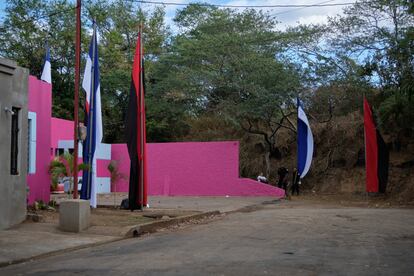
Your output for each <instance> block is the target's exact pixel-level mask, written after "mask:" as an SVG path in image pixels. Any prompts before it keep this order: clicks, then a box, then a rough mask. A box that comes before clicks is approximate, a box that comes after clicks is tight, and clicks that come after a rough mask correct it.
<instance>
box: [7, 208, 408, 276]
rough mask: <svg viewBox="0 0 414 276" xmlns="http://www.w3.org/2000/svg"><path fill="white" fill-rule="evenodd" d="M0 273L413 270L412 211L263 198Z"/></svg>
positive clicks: (371, 272)
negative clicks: (204, 219)
mask: <svg viewBox="0 0 414 276" xmlns="http://www.w3.org/2000/svg"><path fill="white" fill-rule="evenodd" d="M57 242H58V241H57ZM0 275H99V276H101V275H414V210H413V209H378V208H354V207H352V208H345V207H340V206H337V207H335V206H333V207H332V206H317V205H312V204H310V205H306V204H305V205H292V206H289V203H286V204H268V205H264V206H263V208H262V209H259V210H252V211H251V212H243V213H232V214H228V215H226V216H223V217H221V218H217V219H215V220H213V221H210V222H209V223H206V224H200V225H192V226H186V227H183V228H179V229H175V230H166V231H163V232H160V233H156V234H152V235H148V236H144V237H140V238H135V239H128V240H123V241H119V242H114V243H110V244H106V245H102V246H98V247H93V248H88V249H83V250H78V251H74V252H70V253H66V254H60V255H57V256H52V257H48V258H43V259H39V260H35V261H32V262H28V263H23V264H18V265H11V266H8V267H4V268H2V269H0Z"/></svg>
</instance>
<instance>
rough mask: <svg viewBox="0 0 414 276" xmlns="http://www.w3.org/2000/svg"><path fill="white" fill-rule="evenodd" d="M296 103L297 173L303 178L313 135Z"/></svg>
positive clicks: (299, 106) (310, 152)
mask: <svg viewBox="0 0 414 276" xmlns="http://www.w3.org/2000/svg"><path fill="white" fill-rule="evenodd" d="M297 101H298V173H299V175H300V178H304V177H305V175H306V174H307V173H308V171H309V168H310V166H311V163H312V156H313V135H312V130H311V128H310V125H309V121H308V118H307V117H306V114H305V111H303V106H302V104H301V102H300V100H299V98H298V99H297Z"/></svg>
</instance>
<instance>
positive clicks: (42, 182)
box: [27, 76, 52, 204]
mask: <svg viewBox="0 0 414 276" xmlns="http://www.w3.org/2000/svg"><path fill="white" fill-rule="evenodd" d="M28 106H29V111H30V113H31V114H34V115H35V116H33V117H34V118H35V120H36V121H35V122H32V125H33V128H32V130H31V132H32V134H34V135H33V136H34V137H32V140H34V144H35V149H36V151H35V152H34V154H33V155H34V156H31V158H30V159H31V160H33V163H34V164H32V167H34V168H33V170H31V171H30V170H29V174H28V176H27V184H28V186H29V189H30V190H29V204H32V203H33V202H34V201H35V200H43V201H44V202H49V200H50V175H49V173H48V166H49V164H50V160H51V158H50V154H49V152H50V143H51V133H50V132H51V117H52V85H50V84H48V83H46V82H44V81H41V80H38V79H37V78H36V77H33V76H30V77H29V104H28ZM32 120H34V119H32ZM34 132H36V133H34ZM31 148H32V149H33V148H34V147H31Z"/></svg>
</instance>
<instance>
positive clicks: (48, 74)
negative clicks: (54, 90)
mask: <svg viewBox="0 0 414 276" xmlns="http://www.w3.org/2000/svg"><path fill="white" fill-rule="evenodd" d="M40 79H41V80H42V81H45V82H47V83H49V84H52V68H51V65H50V50H49V46H48V45H46V55H45V63H44V64H43V71H42V76H41V77H40Z"/></svg>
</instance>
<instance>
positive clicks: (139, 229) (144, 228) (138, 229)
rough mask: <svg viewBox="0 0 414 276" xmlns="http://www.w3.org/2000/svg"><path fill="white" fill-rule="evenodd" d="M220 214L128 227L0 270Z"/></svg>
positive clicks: (206, 214) (207, 213)
mask: <svg viewBox="0 0 414 276" xmlns="http://www.w3.org/2000/svg"><path fill="white" fill-rule="evenodd" d="M220 214H221V213H220V211H210V212H204V213H199V214H194V215H188V216H183V217H176V218H171V219H168V220H163V221H154V222H148V223H144V224H140V225H134V226H132V227H131V226H128V227H127V229H126V230H125V233H124V235H123V236H121V237H115V238H113V239H110V240H106V241H99V242H95V243H88V244H83V245H78V246H74V247H68V248H64V249H58V250H54V251H50V252H46V253H42V254H39V255H35V256H31V257H26V258H21V259H16V260H11V261H7V262H0V268H3V267H6V266H9V265H14V264H20V263H24V262H29V261H33V260H38V259H42V258H46V257H51V256H55V255H59V254H63V253H69V252H73V251H76V250H80V249H85V248H90V247H95V246H99V245H104V244H108V243H112V242H117V241H121V240H125V239H128V238H133V237H139V236H140V235H142V234H146V233H154V232H156V231H157V230H159V229H162V228H166V227H169V226H173V225H178V224H181V223H184V222H187V221H190V220H198V219H203V218H206V217H211V216H217V215H220Z"/></svg>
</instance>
